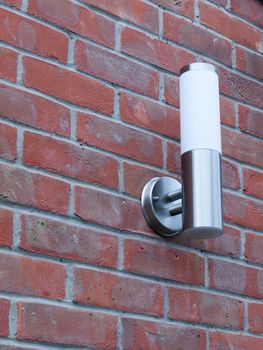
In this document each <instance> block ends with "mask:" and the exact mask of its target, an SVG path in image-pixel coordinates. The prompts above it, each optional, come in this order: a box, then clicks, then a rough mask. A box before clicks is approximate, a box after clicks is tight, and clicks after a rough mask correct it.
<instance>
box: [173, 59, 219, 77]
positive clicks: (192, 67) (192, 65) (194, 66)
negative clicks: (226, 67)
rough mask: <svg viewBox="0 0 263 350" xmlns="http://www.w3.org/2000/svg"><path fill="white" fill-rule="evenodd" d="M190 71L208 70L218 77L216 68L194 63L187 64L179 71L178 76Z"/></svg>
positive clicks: (208, 64) (206, 64) (210, 65)
mask: <svg viewBox="0 0 263 350" xmlns="http://www.w3.org/2000/svg"><path fill="white" fill-rule="evenodd" d="M190 70H210V71H212V72H214V73H216V74H217V75H218V71H217V68H216V66H214V65H213V64H210V63H202V62H194V63H190V64H187V65H186V66H184V67H183V68H182V69H181V70H180V75H182V74H183V73H185V72H188V71H190Z"/></svg>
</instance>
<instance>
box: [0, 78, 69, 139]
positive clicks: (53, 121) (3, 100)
mask: <svg viewBox="0 0 263 350" xmlns="http://www.w3.org/2000/svg"><path fill="white" fill-rule="evenodd" d="M0 114H1V116H2V117H5V118H8V119H11V120H14V121H16V122H18V123H23V124H26V125H30V126H32V127H33V128H37V129H42V130H46V131H50V132H54V133H55V134H58V135H62V136H69V135H70V111H69V109H67V108H66V107H64V106H62V105H60V104H58V103H55V102H53V101H51V100H48V99H44V98H43V97H39V96H37V95H33V94H31V93H29V92H26V91H22V90H19V89H15V88H13V87H10V86H7V85H4V84H0Z"/></svg>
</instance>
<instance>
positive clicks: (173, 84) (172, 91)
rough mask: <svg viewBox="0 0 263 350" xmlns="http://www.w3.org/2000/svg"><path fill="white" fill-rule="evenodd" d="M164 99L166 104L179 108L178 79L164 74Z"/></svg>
mask: <svg viewBox="0 0 263 350" xmlns="http://www.w3.org/2000/svg"><path fill="white" fill-rule="evenodd" d="M164 98H165V102H166V103H168V104H170V105H173V106H175V107H178V108H179V106H180V102H179V79H178V78H177V77H174V76H173V75H167V74H165V76H164Z"/></svg>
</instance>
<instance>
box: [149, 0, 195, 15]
mask: <svg viewBox="0 0 263 350" xmlns="http://www.w3.org/2000/svg"><path fill="white" fill-rule="evenodd" d="M152 2H154V3H155V4H157V5H160V6H162V7H164V8H166V9H169V10H172V11H174V12H176V13H179V14H181V15H183V16H186V17H190V18H194V0H187V1H175V0H152Z"/></svg>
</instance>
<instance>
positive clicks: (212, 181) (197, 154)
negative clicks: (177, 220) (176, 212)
mask: <svg viewBox="0 0 263 350" xmlns="http://www.w3.org/2000/svg"><path fill="white" fill-rule="evenodd" d="M181 160H182V185H183V212H182V214H183V231H184V235H186V236H188V237H190V238H198V239H201V238H202V239H204V238H213V237H217V236H220V235H221V234H223V213H222V181H221V154H220V153H219V152H217V151H214V150H207V149H197V150H192V151H189V152H186V153H184V154H183V155H182V158H181Z"/></svg>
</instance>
